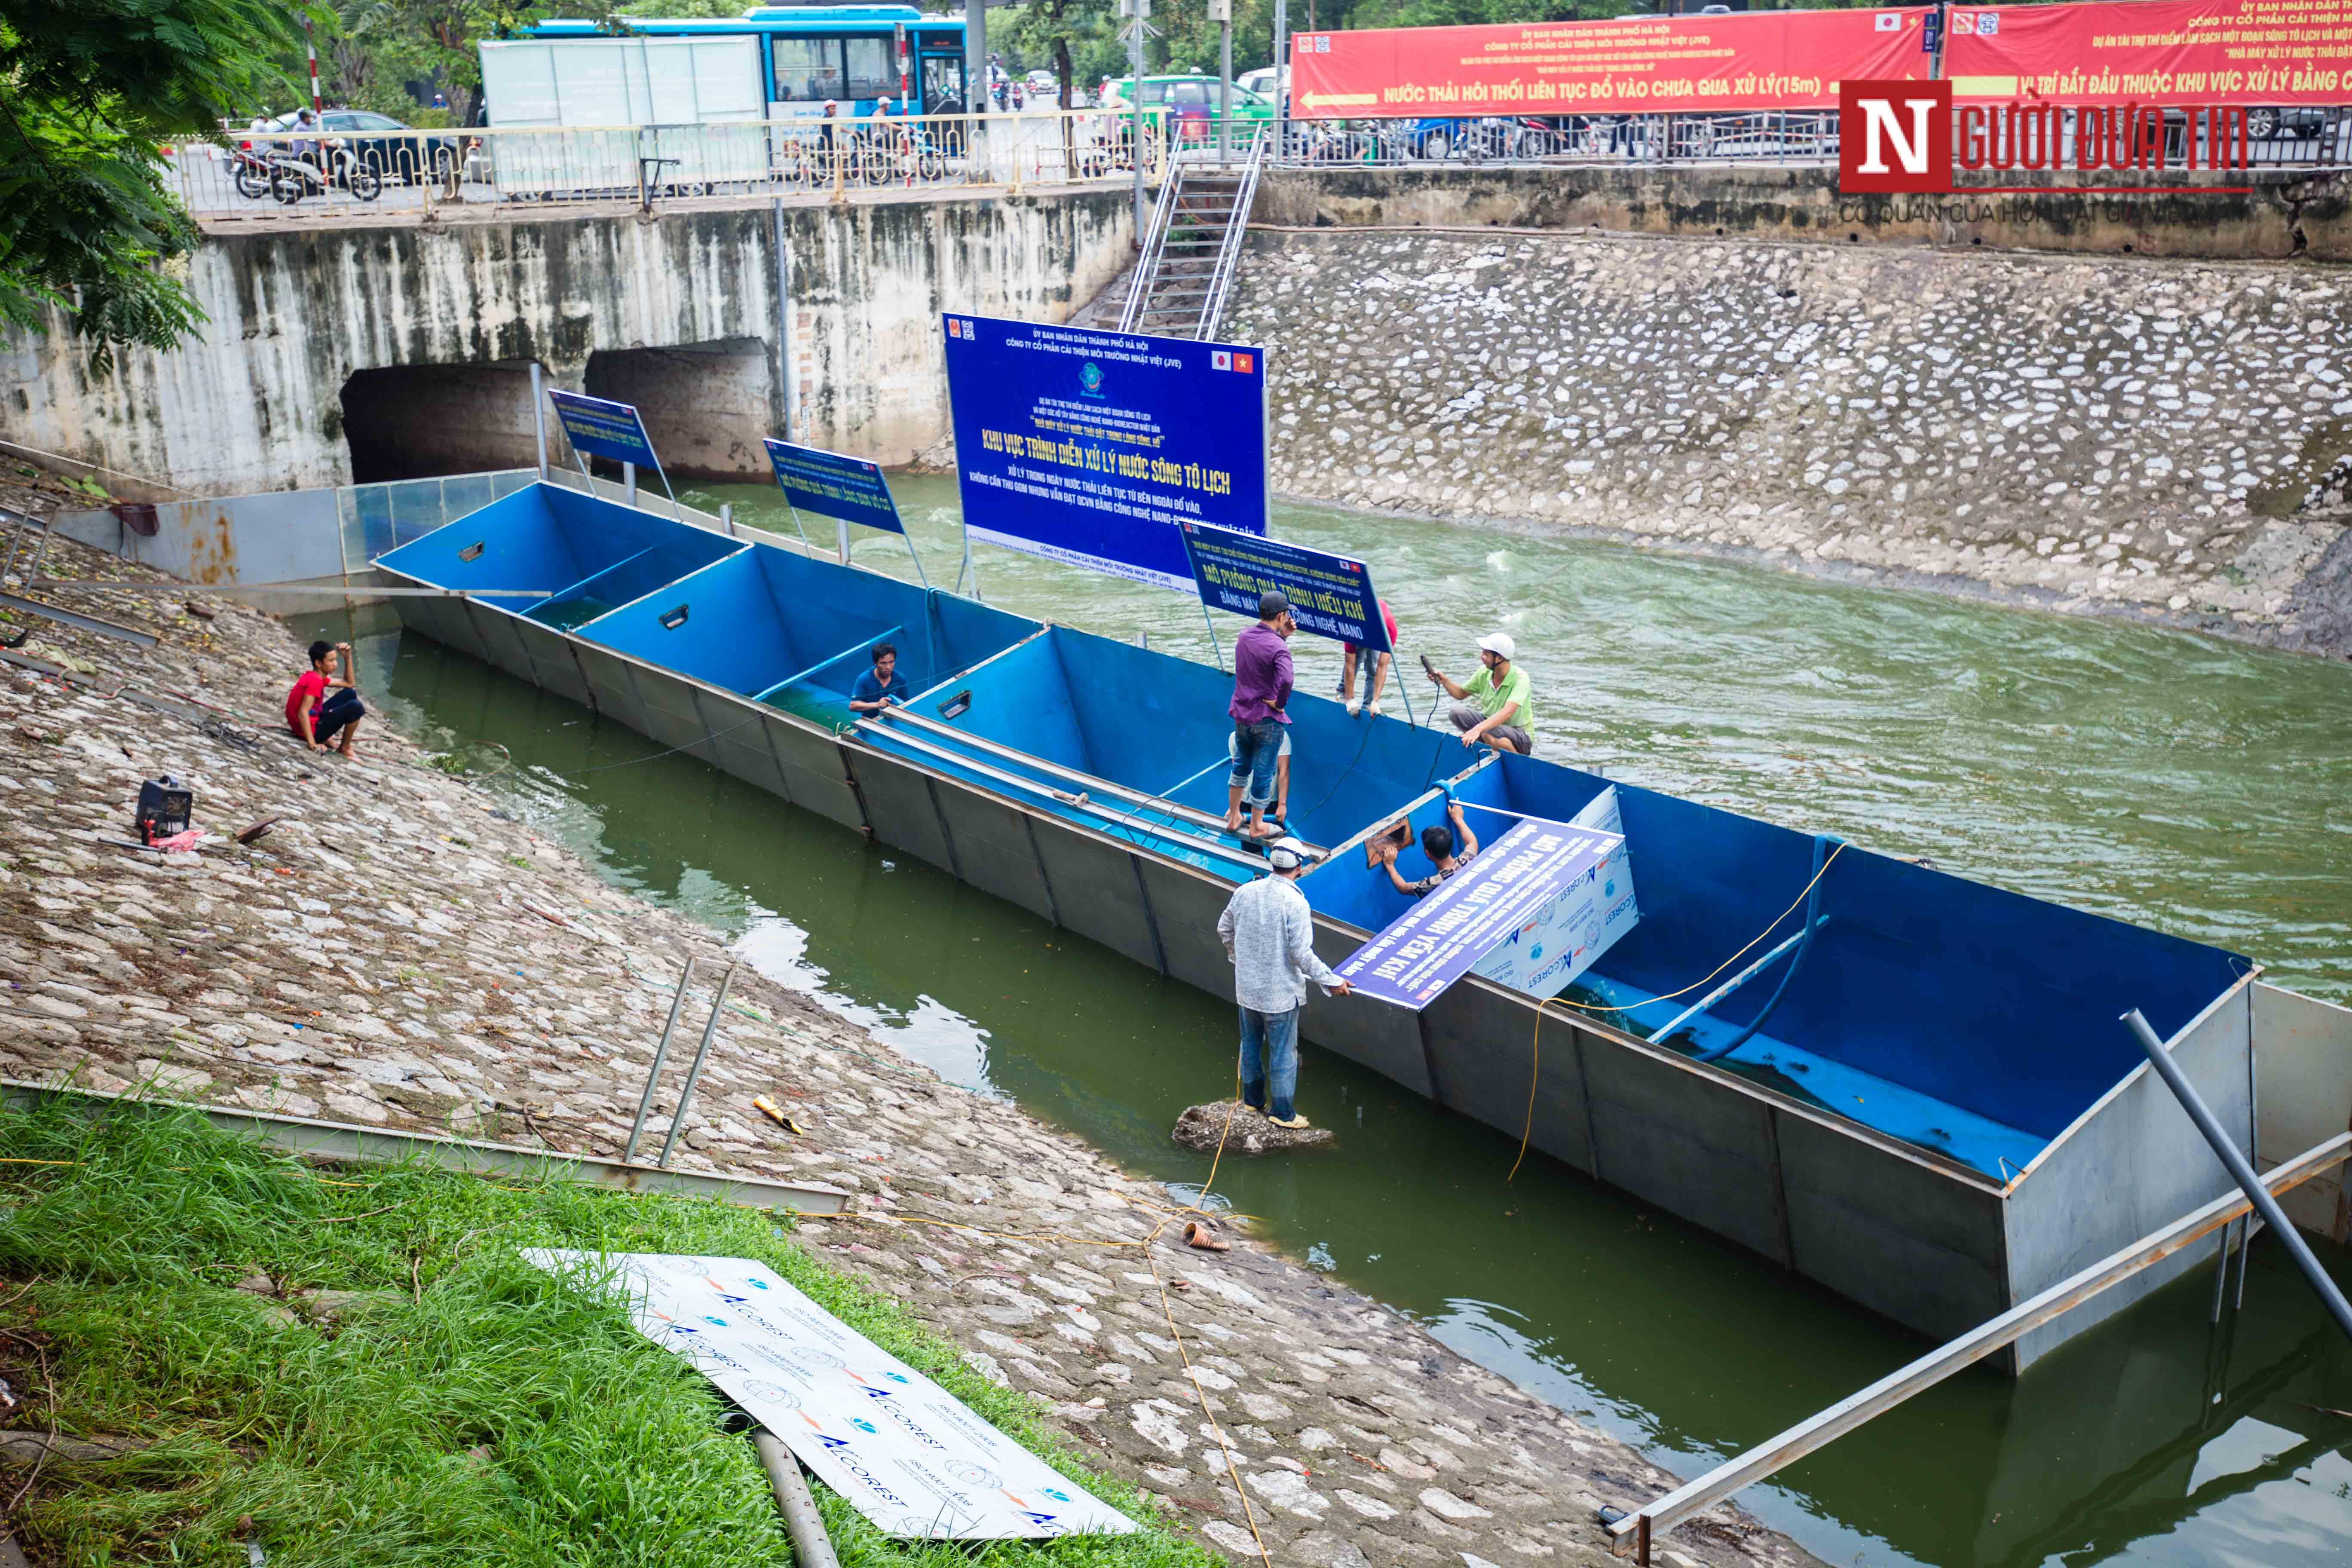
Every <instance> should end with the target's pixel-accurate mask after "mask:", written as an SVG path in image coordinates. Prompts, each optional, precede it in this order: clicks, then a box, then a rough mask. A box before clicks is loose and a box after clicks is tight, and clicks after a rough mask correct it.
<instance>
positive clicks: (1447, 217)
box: [1252, 163, 2352, 261]
mask: <svg viewBox="0 0 2352 1568" xmlns="http://www.w3.org/2000/svg"><path fill="white" fill-rule="evenodd" d="M1964 177H1965V178H1969V179H1979V183H1991V181H1992V176H1990V175H1986V176H1981V177H1979V176H1973V175H1971V176H1964ZM2027 177H2042V178H2049V179H2050V180H2051V182H2052V183H2053V184H2062V183H2063V184H2069V185H2070V188H2065V189H2060V190H2053V191H2051V192H2048V193H2042V194H2034V195H2008V194H2002V193H1999V192H1990V191H1982V190H1978V191H1969V190H1961V191H1957V192H1954V193H1953V194H1951V195H1874V196H1853V195H1841V194H1840V193H1839V191H1838V188H1837V171H1836V170H1835V169H1834V168H1822V167H1818V166H1808V167H1804V168H1776V167H1771V166H1769V165H1752V166H1751V165H1740V164H1722V163H1716V164H1699V165H1693V166H1689V167H1675V168H1664V169H1639V168H1625V167H1622V166H1602V165H1593V166H1591V167H1579V168H1550V169H1478V168H1465V167H1462V166H1460V165H1443V166H1433V167H1429V168H1402V169H1351V168H1345V167H1339V168H1332V169H1318V170H1284V171H1278V172H1276V173H1274V174H1268V175H1267V176H1266V177H1265V181H1264V183H1263V184H1260V185H1259V187H1258V195H1257V205H1256V206H1255V208H1254V209H1252V210H1253V213H1254V216H1255V218H1256V221H1258V222H1259V223H1263V224H1276V225H1283V226H1291V227H1297V228H1309V227H1339V228H1353V227H1373V228H1379V227H1390V228H1402V227H1413V226H1421V227H1456V226H1468V227H1481V228H1483V227H1501V228H1556V229H1594V228H1597V229H1603V230H1610V231H1614V232H1617V233H1624V234H1654V235H1677V236H1683V237H1694V238H1706V239H1715V238H1740V239H1807V240H1828V241H1832V242H1834V243H1836V244H1840V245H1852V244H1863V245H1870V244H1897V245H1922V244H1933V245H1962V246H1992V247H2022V248H2026V249H2034V250H2053V251H2062V252H2066V253H2070V254H2077V255H2080V254H2089V255H2100V256H2122V255H2136V256H2179V257H2188V256H2197V257H2212V258H2228V259H2241V258H2248V257H2268V258H2281V259H2284V258H2289V257H2298V256H2300V257H2308V258H2313V259H2318V260H2333V261H2352V178H2347V176H2346V175H2344V174H2336V173H2307V174H2299V173H2294V172H2289V171H2281V172H2276V173H2269V172H2261V173H2255V174H2212V173H2210V172H2207V173H2196V174H2176V175H2173V176H2169V177H2168V184H2178V185H2182V186H2196V185H2215V186H2221V185H2231V186H2245V187H2248V189H2246V190H2245V191H2244V193H2243V194H2240V195H2222V194H2218V193H2217V194H2212V195H2207V194H2204V193H2202V192H2200V193H2198V194H2194V195H2156V196H2147V195H2130V194H2128V193H2126V192H2124V191H2120V190H2116V189H2114V188H2111V187H2103V186H2102V185H2101V184H2099V183H2098V176H2095V175H2089V176H2085V175H2057V176H2018V175H2001V176H2000V180H2001V181H2002V182H2011V181H2014V180H2016V179H2020V178H2027Z"/></svg>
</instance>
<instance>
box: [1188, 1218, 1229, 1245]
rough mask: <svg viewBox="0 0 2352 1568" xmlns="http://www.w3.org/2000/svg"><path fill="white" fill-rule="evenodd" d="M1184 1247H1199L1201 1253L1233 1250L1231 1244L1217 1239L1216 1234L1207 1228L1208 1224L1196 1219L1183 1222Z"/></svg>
mask: <svg viewBox="0 0 2352 1568" xmlns="http://www.w3.org/2000/svg"><path fill="white" fill-rule="evenodd" d="M1184 1245H1185V1246H1187V1247H1199V1248H1200V1249H1201V1250H1202V1252H1231V1251H1232V1250H1233V1249H1234V1244H1233V1243H1232V1242H1230V1241H1220V1240H1218V1239H1217V1233H1216V1232H1215V1231H1213V1230H1212V1229H1210V1228H1209V1226H1208V1222H1206V1221H1205V1220H1197V1219H1188V1220H1186V1221H1185V1222H1184Z"/></svg>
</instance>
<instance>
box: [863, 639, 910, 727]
mask: <svg viewBox="0 0 2352 1568" xmlns="http://www.w3.org/2000/svg"><path fill="white" fill-rule="evenodd" d="M905 700H907V678H906V677H905V676H903V675H901V674H899V673H898V649H897V648H895V647H891V646H890V645H889V644H888V643H886V642H879V643H876V644H875V645H874V668H871V669H869V670H867V671H866V673H865V674H863V675H861V676H859V677H858V678H857V684H856V686H855V687H853V688H851V689H850V693H849V710H850V711H851V712H853V713H879V712H881V711H882V710H884V709H885V708H887V707H889V706H890V704H892V703H893V702H904V701H905Z"/></svg>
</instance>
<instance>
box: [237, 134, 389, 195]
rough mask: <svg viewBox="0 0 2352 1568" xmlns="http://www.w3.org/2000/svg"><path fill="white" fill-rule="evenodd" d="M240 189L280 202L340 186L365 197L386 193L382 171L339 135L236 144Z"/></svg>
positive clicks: (241, 193)
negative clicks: (357, 152)
mask: <svg viewBox="0 0 2352 1568" xmlns="http://www.w3.org/2000/svg"><path fill="white" fill-rule="evenodd" d="M338 185H340V186H341V187H342V188H343V189H344V190H347V191H349V192H351V194H352V195H353V196H354V197H356V198H358V199H359V200H361V201H363V202H372V201H373V200H375V199H376V197H378V196H380V195H383V174H379V173H378V172H377V171H376V170H375V169H374V168H373V166H371V165H370V164H368V163H364V162H362V160H361V159H359V158H358V157H356V156H354V155H353V153H352V150H351V148H350V147H348V146H346V145H345V144H344V142H343V140H342V138H341V137H339V136H326V137H320V138H319V139H317V140H316V141H309V140H305V141H300V142H288V143H263V144H260V145H256V144H255V143H253V142H239V143H238V144H237V152H236V189H237V193H238V194H239V195H244V196H247V197H248V198H251V199H255V200H258V199H259V198H260V197H261V196H262V195H265V194H266V195H268V196H270V197H271V198H273V199H274V200H276V201H277V202H278V205H281V206H289V207H290V206H292V205H294V204H295V203H297V202H299V201H300V200H301V199H302V198H303V197H304V196H306V195H312V194H314V193H315V194H317V195H326V194H327V193H328V192H329V191H331V190H332V189H333V188H335V187H336V186H338Z"/></svg>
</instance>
